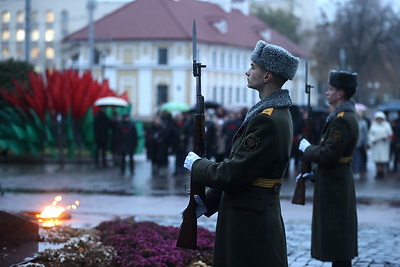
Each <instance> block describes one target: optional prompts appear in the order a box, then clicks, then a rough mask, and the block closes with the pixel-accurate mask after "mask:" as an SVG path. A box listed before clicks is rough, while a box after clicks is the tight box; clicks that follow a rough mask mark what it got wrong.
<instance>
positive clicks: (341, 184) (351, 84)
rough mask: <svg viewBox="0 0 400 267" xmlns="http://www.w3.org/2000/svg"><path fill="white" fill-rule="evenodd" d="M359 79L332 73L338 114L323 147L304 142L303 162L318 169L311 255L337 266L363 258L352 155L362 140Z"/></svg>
mask: <svg viewBox="0 0 400 267" xmlns="http://www.w3.org/2000/svg"><path fill="white" fill-rule="evenodd" d="M357 83H358V74H357V73H350V72H347V71H333V70H332V71H330V72H329V89H328V91H327V92H326V93H325V95H326V98H327V100H328V103H329V104H330V105H331V106H332V107H333V111H332V112H331V113H330V114H329V115H328V118H327V120H326V123H325V125H324V127H323V129H322V134H321V140H320V142H319V144H318V145H310V143H309V142H308V140H306V139H302V140H301V141H300V145H299V149H300V150H301V151H302V152H303V153H304V154H303V157H304V158H305V159H306V160H309V161H311V162H313V163H314V164H316V166H315V168H313V169H314V173H315V175H314V181H315V185H314V201H313V203H314V205H313V216H312V237H311V256H312V257H313V258H315V259H318V260H321V261H328V262H332V266H335V267H338V266H351V260H352V259H353V258H354V257H356V256H357V255H358V242H357V229H358V226H357V210H356V196H355V189H354V180H353V172H352V158H351V157H352V155H353V153H354V150H355V148H356V145H357V141H358V134H359V129H358V120H357V116H356V113H355V103H354V101H352V100H351V97H352V96H353V95H354V93H355V92H356V88H357Z"/></svg>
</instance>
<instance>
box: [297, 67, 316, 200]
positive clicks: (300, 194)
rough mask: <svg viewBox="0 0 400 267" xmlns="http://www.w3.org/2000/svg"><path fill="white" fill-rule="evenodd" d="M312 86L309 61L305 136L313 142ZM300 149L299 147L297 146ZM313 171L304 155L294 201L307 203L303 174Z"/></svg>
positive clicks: (306, 75)
mask: <svg viewBox="0 0 400 267" xmlns="http://www.w3.org/2000/svg"><path fill="white" fill-rule="evenodd" d="M311 88H312V86H311V85H309V84H308V61H307V60H306V64H305V93H306V94H307V120H306V129H305V133H304V138H306V139H307V140H308V141H309V142H312V107H311ZM295 149H298V148H295ZM306 173H311V162H310V161H308V160H306V159H305V158H304V157H302V159H301V173H300V177H299V179H297V181H296V188H295V190H294V194H293V198H292V203H293V204H299V205H305V204H306V183H305V179H304V177H303V175H305V174H306Z"/></svg>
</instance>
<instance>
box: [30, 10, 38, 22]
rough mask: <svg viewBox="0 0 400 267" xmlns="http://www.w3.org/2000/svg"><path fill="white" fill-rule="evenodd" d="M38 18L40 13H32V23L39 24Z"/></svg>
mask: <svg viewBox="0 0 400 267" xmlns="http://www.w3.org/2000/svg"><path fill="white" fill-rule="evenodd" d="M38 18H39V12H37V11H36V10H35V11H32V13H31V21H32V22H37V21H38Z"/></svg>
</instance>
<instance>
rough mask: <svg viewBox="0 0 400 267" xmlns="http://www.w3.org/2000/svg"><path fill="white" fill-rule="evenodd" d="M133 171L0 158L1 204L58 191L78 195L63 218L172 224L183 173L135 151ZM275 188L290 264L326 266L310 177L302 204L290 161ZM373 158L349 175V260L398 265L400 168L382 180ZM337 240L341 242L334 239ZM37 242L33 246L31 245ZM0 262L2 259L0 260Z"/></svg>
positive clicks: (33, 205)
mask: <svg viewBox="0 0 400 267" xmlns="http://www.w3.org/2000/svg"><path fill="white" fill-rule="evenodd" d="M135 161H136V168H135V173H134V175H133V176H131V175H124V176H121V175H120V172H119V169H118V168H116V167H108V168H100V169H96V168H95V167H94V165H93V164H92V162H90V161H89V162H86V163H82V164H68V163H65V164H64V165H63V166H60V165H59V164H57V163H46V164H18V163H12V164H4V163H0V184H1V186H2V189H3V191H4V195H3V196H1V197H0V210H3V211H8V212H12V213H23V212H26V211H40V210H41V209H42V208H43V207H44V206H46V205H49V204H51V202H52V201H53V199H54V197H55V196H56V195H57V194H59V195H61V196H62V197H63V200H62V202H61V204H64V205H68V204H72V203H74V201H75V200H79V201H80V206H79V207H78V209H77V210H73V211H70V214H71V216H72V218H71V219H70V220H68V221H65V224H68V225H71V226H72V227H79V228H91V227H95V226H96V225H98V224H99V223H100V222H102V221H107V220H111V219H114V218H116V217H121V218H123V217H128V216H135V217H136V219H137V220H139V221H140V220H151V221H154V222H157V223H159V224H164V225H172V226H179V224H180V223H181V219H180V215H179V214H180V212H181V210H182V209H184V208H185V207H186V205H187V202H188V197H187V195H186V194H185V185H186V183H187V181H188V179H189V177H188V175H181V176H174V175H173V171H174V169H173V166H174V158H173V157H171V158H170V166H169V167H168V168H167V169H165V170H162V171H161V172H160V173H159V174H158V175H153V174H152V173H151V165H150V163H149V162H148V161H147V160H146V158H145V156H144V155H136V157H135ZM291 167H292V168H291V172H290V173H289V178H288V179H285V180H284V184H283V186H282V191H281V199H282V201H281V203H282V215H283V217H284V220H285V226H286V234H287V246H288V258H289V266H330V263H322V262H320V261H317V260H314V259H312V258H311V256H310V240H311V225H310V223H311V214H312V193H313V188H312V183H309V182H308V183H307V203H306V205H305V206H299V205H293V204H291V203H290V200H291V197H292V195H293V192H294V186H295V181H294V180H295V179H294V177H295V176H296V171H294V170H293V166H291ZM374 173H375V169H374V166H373V164H371V163H369V164H368V174H367V175H366V176H365V177H363V178H361V179H358V180H356V181H355V182H356V194H357V201H358V206H357V209H358V219H359V254H360V255H359V257H357V258H355V259H354V260H353V266H400V177H399V176H400V173H397V174H390V175H389V176H388V177H387V178H385V179H384V180H379V181H376V180H375V179H374V175H373V174H374ZM216 219H217V216H216V215H214V216H212V217H211V218H206V217H204V216H203V217H201V218H199V225H201V226H204V227H206V228H208V229H210V230H214V229H215V223H216ZM338 245H340V244H338ZM40 249H41V248H40V247H39V248H38V250H40ZM0 266H1V265H0Z"/></svg>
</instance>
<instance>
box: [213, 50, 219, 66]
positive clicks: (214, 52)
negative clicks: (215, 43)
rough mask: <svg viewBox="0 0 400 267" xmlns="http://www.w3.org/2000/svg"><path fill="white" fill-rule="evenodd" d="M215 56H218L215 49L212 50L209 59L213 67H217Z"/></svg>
mask: <svg viewBox="0 0 400 267" xmlns="http://www.w3.org/2000/svg"><path fill="white" fill-rule="evenodd" d="M217 58H218V55H217V51H213V52H212V59H211V60H212V65H213V66H214V67H217Z"/></svg>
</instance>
